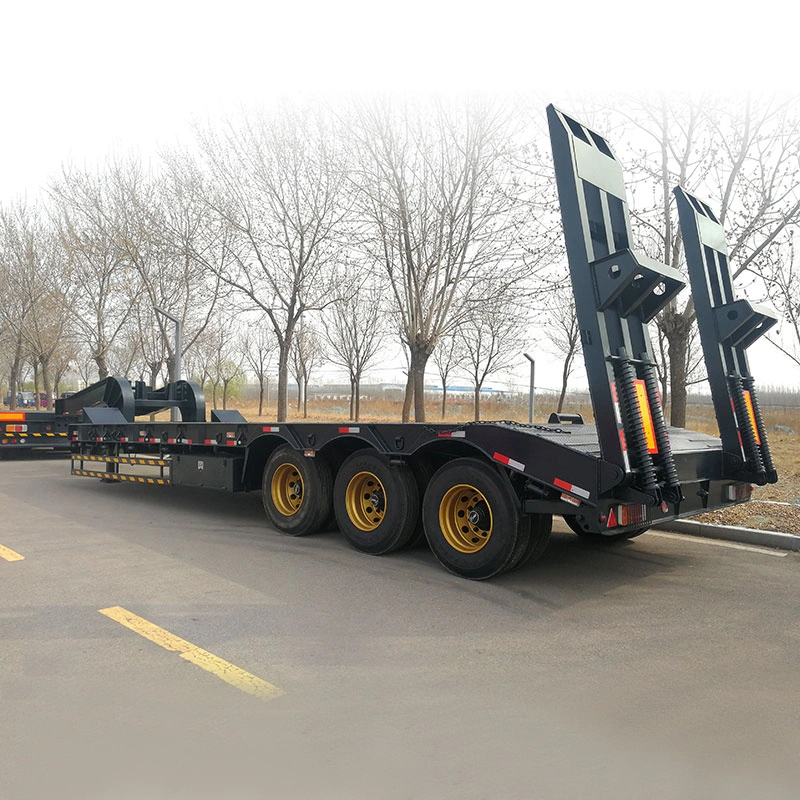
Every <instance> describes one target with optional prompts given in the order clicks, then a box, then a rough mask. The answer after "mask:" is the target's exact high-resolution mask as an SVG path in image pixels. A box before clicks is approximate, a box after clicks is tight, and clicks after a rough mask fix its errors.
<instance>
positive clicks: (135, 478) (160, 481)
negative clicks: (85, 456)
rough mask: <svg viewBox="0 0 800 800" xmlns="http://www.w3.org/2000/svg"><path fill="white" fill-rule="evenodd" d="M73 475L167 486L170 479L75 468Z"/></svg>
mask: <svg viewBox="0 0 800 800" xmlns="http://www.w3.org/2000/svg"><path fill="white" fill-rule="evenodd" d="M71 474H72V475H78V476H80V477H82V478H105V479H106V480H109V481H130V482H131V483H150V484H157V485H159V486H166V485H167V484H168V483H169V481H167V480H166V479H165V478H145V477H142V476H141V475H121V474H120V473H118V472H94V471H92V470H88V469H73V470H72V472H71Z"/></svg>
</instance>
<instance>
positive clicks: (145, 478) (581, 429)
mask: <svg viewBox="0 0 800 800" xmlns="http://www.w3.org/2000/svg"><path fill="white" fill-rule="evenodd" d="M547 113H548V121H549V125H550V135H551V141H552V147H553V157H554V163H555V173H556V179H557V185H558V192H559V198H560V203H561V211H562V218H563V225H564V234H565V239H566V245H567V256H568V260H569V267H570V273H571V277H572V284H573V290H574V295H575V302H576V308H577V314H578V321H579V324H580V329H581V341H582V346H583V354H584V360H585V362H586V368H587V375H588V380H589V388H590V392H591V396H592V405H593V411H594V424H582V420H580V419H574V420H573V419H570V420H569V421H567V420H564V419H559V418H551V423H549V424H547V425H528V424H522V423H518V422H508V421H501V422H465V423H441V424H425V423H406V424H393V423H381V424H365V423H353V422H347V423H340V424H329V423H303V422H297V423H295V422H292V423H285V422H280V423H262V422H257V423H253V422H247V421H246V420H245V419H244V418H243V417H242V416H241V415H240V414H239V413H238V412H231V411H212V412H211V421H210V422H206V414H205V404H204V400H203V396H202V393H201V391H200V389H199V387H197V386H196V385H195V384H192V383H190V382H187V381H179V382H177V383H175V384H169V385H167V386H166V387H164V388H163V389H160V390H158V391H155V392H154V391H152V390H150V389H148V388H147V387H144V386H143V385H141V384H137V385H136V386H134V387H132V386H131V385H130V383H128V382H127V381H126V380H124V379H121V378H110V379H107V380H106V381H103V382H101V383H99V384H95V385H94V386H92V387H89V389H86V390H84V392H81V393H78V394H76V395H74V396H73V397H71V398H69V399H67V400H65V401H64V404H65V406H64V408H62V409H61V410H62V412H63V413H67V414H80V415H81V418H82V422H81V423H80V424H76V425H74V426H72V428H71V442H72V474H74V475H80V476H88V477H94V478H100V479H102V480H104V481H135V482H139V483H151V484H161V485H173V486H195V487H207V488H214V489H223V490H227V491H233V492H236V491H248V490H259V489H260V490H261V491H262V497H263V502H264V507H265V510H266V513H267V516H268V517H269V520H270V522H271V524H272V525H273V526H274V527H275V528H276V529H277V530H279V531H281V532H283V533H286V534H291V535H303V534H309V533H313V532H315V531H318V530H320V529H325V528H326V527H332V526H333V525H334V523H335V525H336V526H338V528H339V529H340V530H341V532H342V534H343V535H344V536H345V537H346V539H347V540H348V542H349V543H350V544H351V545H353V546H354V547H355V548H357V549H358V550H361V551H364V552H366V553H372V554H382V553H389V552H392V551H395V550H399V549H400V548H403V547H406V546H409V545H410V544H412V543H413V542H415V541H417V540H419V539H421V538H422V537H423V536H424V538H425V539H426V540H427V542H428V544H429V545H430V547H431V549H432V551H433V552H434V554H435V555H436V557H437V559H438V560H439V561H440V562H441V564H442V565H443V566H444V567H446V568H447V569H448V570H450V571H452V572H454V573H456V574H457V575H460V576H463V577H465V578H472V579H485V578H490V577H492V576H494V575H497V574H500V573H502V572H505V571H508V570H511V569H514V568H515V567H518V566H520V565H521V564H523V563H525V562H526V561H530V560H531V559H535V558H536V557H537V556H539V555H540V554H541V553H542V552H543V550H544V548H545V547H546V544H547V541H548V537H549V535H550V530H551V525H552V518H553V515H554V514H557V515H561V516H562V517H563V518H564V519H565V520H566V522H567V523H568V525H569V526H570V527H571V528H572V529H573V530H574V531H575V532H576V533H577V534H579V535H580V536H583V537H586V538H588V539H592V540H595V541H598V542H610V541H618V540H621V539H629V538H631V537H633V536H637V535H638V534H640V533H642V532H643V531H645V530H647V528H648V527H650V526H651V525H653V524H656V523H661V522H667V521H669V520H674V519H677V518H681V517H687V516H691V515H693V514H696V513H699V512H703V511H707V510H711V509H718V508H723V507H725V506H729V505H733V504H736V503H741V502H744V501H747V500H749V498H750V494H751V490H752V484H754V483H755V484H765V483H767V482H775V481H776V480H777V473H776V471H775V467H774V465H773V462H772V458H771V456H770V452H769V447H768V444H767V437H766V431H765V426H764V423H763V420H762V417H761V414H760V411H759V407H758V401H757V398H756V393H755V389H754V386H753V381H752V376H751V374H750V371H749V368H748V364H747V357H746V349H747V347H748V346H749V345H750V344H752V343H753V342H754V341H755V340H756V339H757V338H758V337H759V336H760V335H762V334H763V333H764V332H765V331H766V330H767V329H768V328H769V327H770V326H771V325H772V324H774V322H775V318H774V317H773V316H772V315H771V314H770V313H769V312H768V311H766V310H764V309H761V308H758V307H756V306H754V305H751V304H750V303H748V302H747V301H746V300H742V299H739V300H737V299H735V298H734V296H733V290H732V285H731V276H730V268H729V265H728V263H727V248H726V245H725V238H724V234H723V230H722V227H721V226H720V224H719V222H718V221H717V219H716V218H715V216H714V214H713V212H712V211H711V209H710V208H709V206H708V205H706V204H705V203H703V202H702V201H701V200H699V199H697V198H695V197H693V196H692V195H690V194H689V193H688V192H685V191H684V190H682V189H677V190H676V194H677V201H678V206H679V212H680V225H681V230H682V234H683V241H684V245H685V247H686V255H687V264H688V269H689V276H690V281H691V285H692V290H693V298H694V303H695V307H696V311H697V318H698V322H699V327H700V334H701V342H702V346H703V349H704V353H705V358H706V363H707V365H708V376H709V381H710V383H711V388H712V396H713V402H714V408H715V412H716V415H717V419H718V422H719V428H720V437H719V438H717V437H714V436H708V435H705V434H702V433H696V432H692V431H688V430H685V429H682V428H674V427H668V426H667V424H666V423H665V419H664V413H663V410H662V405H661V399H660V396H659V391H658V385H657V380H656V371H655V364H654V360H653V353H652V347H651V343H650V338H649V335H648V323H649V322H650V321H651V320H652V319H653V318H654V317H655V316H656V314H658V313H659V311H661V310H662V309H663V308H664V307H665V306H666V305H667V304H668V303H669V302H670V301H671V300H672V299H673V298H674V297H675V296H676V294H677V293H678V292H679V291H680V290H681V289H682V288H683V285H684V283H683V280H682V278H681V275H680V273H678V272H677V271H676V270H674V269H671V268H670V267H668V266H666V265H664V264H661V263H659V262H657V261H654V260H653V259H651V258H648V257H647V256H645V255H644V254H642V253H640V252H637V251H636V250H634V249H633V247H632V245H631V228H630V219H629V215H628V207H627V201H626V193H625V187H624V182H623V175H622V168H621V166H620V164H619V163H618V161H617V160H616V158H615V156H614V154H613V152H612V150H611V148H610V147H609V145H608V143H607V142H606V140H605V139H604V138H603V137H602V136H600V135H599V134H597V133H596V132H594V131H592V130H590V129H589V128H587V127H586V126H584V125H582V124H580V123H579V122H578V121H576V120H574V119H572V118H571V117H569V116H567V115H566V114H564V113H562V112H561V111H559V110H557V109H556V108H554V107H553V106H550V107H549V108H548V110H547ZM164 408H178V409H179V410H180V415H181V421H179V422H152V421H137V419H136V418H137V417H139V416H142V415H147V414H151V413H152V412H153V411H155V410H157V409H164Z"/></svg>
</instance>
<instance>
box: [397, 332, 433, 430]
mask: <svg viewBox="0 0 800 800" xmlns="http://www.w3.org/2000/svg"><path fill="white" fill-rule="evenodd" d="M430 355H431V351H430V350H429V349H428V348H427V347H425V346H412V348H411V365H410V367H409V370H408V378H409V381H413V387H414V421H415V422H425V367H426V366H427V364H428V359H429V358H430ZM407 393H408V389H407V388H406V394H407ZM407 399H408V398H407ZM403 412H404V413H405V406H404V407H403ZM404 422H408V420H406V419H404Z"/></svg>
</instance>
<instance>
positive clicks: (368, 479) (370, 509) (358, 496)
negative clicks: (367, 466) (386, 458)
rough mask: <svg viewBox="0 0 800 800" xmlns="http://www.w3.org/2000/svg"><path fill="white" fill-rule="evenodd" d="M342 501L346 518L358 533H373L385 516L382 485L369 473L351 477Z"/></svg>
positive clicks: (384, 495) (384, 499) (384, 494)
mask: <svg viewBox="0 0 800 800" xmlns="http://www.w3.org/2000/svg"><path fill="white" fill-rule="evenodd" d="M344 499H345V506H346V508H347V516H348V517H349V518H350V521H351V522H352V523H353V525H355V526H356V528H358V529H359V530H360V531H366V532H369V531H374V530H375V529H376V528H377V527H378V526H379V525H380V524H381V522H383V518H384V517H385V516H386V493H385V492H384V490H383V484H382V483H381V482H380V481H379V480H378V477H377V476H376V475H373V474H372V473H371V472H359V473H357V474H355V475H353V477H352V478H351V479H350V483H348V484H347V490H346V491H345V498H344Z"/></svg>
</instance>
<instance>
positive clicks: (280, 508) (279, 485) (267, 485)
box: [261, 445, 333, 536]
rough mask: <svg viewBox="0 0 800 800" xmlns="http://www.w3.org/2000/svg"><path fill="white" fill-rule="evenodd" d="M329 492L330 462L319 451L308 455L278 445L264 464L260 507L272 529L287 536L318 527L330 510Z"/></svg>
mask: <svg viewBox="0 0 800 800" xmlns="http://www.w3.org/2000/svg"><path fill="white" fill-rule="evenodd" d="M332 491H333V473H332V471H331V467H330V464H328V462H327V461H326V460H325V458H323V457H322V456H320V455H319V454H317V455H316V456H315V457H313V458H309V457H307V456H304V455H302V454H301V453H298V452H297V451H296V450H294V449H293V448H291V447H289V446H288V445H282V446H281V447H278V448H277V449H275V450H274V451H273V453H272V455H271V456H270V457H269V459H268V460H267V464H266V466H265V467H264V475H263V479H262V482H261V498H262V501H263V503H264V510H265V511H266V512H267V516H268V517H269V520H270V522H271V523H272V524H273V525H274V526H275V528H277V529H278V530H279V531H280V532H281V533H286V534H288V535H289V536H305V535H306V534H309V533H316V532H317V531H319V530H321V529H322V527H323V526H324V524H325V521H326V519H327V518H328V515H329V513H330V508H331V496H332Z"/></svg>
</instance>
